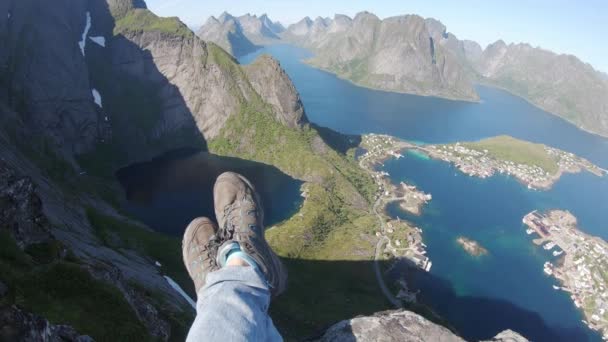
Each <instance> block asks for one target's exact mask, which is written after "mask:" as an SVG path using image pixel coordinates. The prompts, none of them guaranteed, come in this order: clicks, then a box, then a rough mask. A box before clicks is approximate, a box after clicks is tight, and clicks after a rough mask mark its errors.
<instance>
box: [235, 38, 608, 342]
mask: <svg viewBox="0 0 608 342" xmlns="http://www.w3.org/2000/svg"><path fill="white" fill-rule="evenodd" d="M261 53H269V54H271V55H273V56H274V57H275V58H277V59H278V60H279V61H280V62H281V65H282V66H283V67H284V68H285V69H286V71H287V73H288V74H289V76H290V77H291V78H292V80H293V81H294V83H295V86H296V88H297V89H298V91H299V92H300V95H301V97H302V101H303V102H304V105H305V108H306V111H307V115H308V118H309V119H310V120H311V121H312V122H314V123H316V124H319V125H322V126H326V127H329V128H332V129H334V130H337V131H339V132H343V133H352V134H361V133H384V134H390V135H394V136H397V137H400V138H403V139H408V140H413V141H419V142H425V143H448V142H455V141H462V140H477V139H481V138H485V137H490V136H495V135H500V134H508V135H511V136H514V137H517V138H520V139H526V140H530V141H534V142H540V143H544V144H547V145H551V146H554V147H558V148H561V149H563V150H566V151H570V152H573V153H576V154H577V155H580V156H583V157H585V158H588V159H590V160H591V161H593V162H594V163H596V164H598V165H600V166H602V167H604V168H606V167H608V140H607V139H604V138H601V137H598V136H595V135H592V134H589V133H586V132H583V131H581V130H579V129H577V128H576V127H575V126H573V125H571V124H569V123H567V122H566V121H564V120H562V119H560V118H558V117H556V116H554V115H551V114H548V113H546V112H544V111H542V110H540V109H537V108H535V107H533V106H531V105H530V104H528V103H527V102H526V101H524V100H522V99H521V98H518V97H516V96H513V95H510V94H509V93H507V92H505V91H502V90H498V89H494V88H489V87H482V86H479V87H478V88H477V90H478V92H479V95H480V97H481V99H482V101H481V103H467V102H459V101H450V100H443V99H438V98H432V97H421V96H413V95H405V94H396V93H389V92H382V91H375V90H369V89H365V88H361V87H357V86H354V85H353V84H351V83H349V82H347V81H344V80H341V79H339V78H337V77H335V76H334V75H331V74H329V73H326V72H323V71H320V70H316V69H314V68H311V67H309V66H307V65H306V64H304V63H302V62H301V60H302V59H305V58H307V57H310V56H311V54H310V53H309V52H308V51H306V50H303V49H299V48H295V47H291V46H286V45H275V46H269V47H266V48H265V49H263V50H260V51H258V52H256V53H254V54H251V55H248V56H244V57H243V58H241V62H242V63H244V64H246V63H249V62H251V61H253V60H254V59H255V58H256V57H257V56H259V55H260V54H261ZM384 170H386V171H387V172H389V173H390V174H391V178H392V179H393V181H395V182H399V181H402V180H407V181H408V182H411V183H413V184H416V185H418V186H419V187H420V188H421V189H422V190H424V191H426V192H430V193H431V194H432V195H433V200H432V201H431V202H430V204H429V205H428V206H427V207H426V208H425V209H424V213H423V215H422V216H420V217H407V215H406V214H405V213H403V212H402V211H400V210H399V209H398V207H397V206H392V207H389V208H388V210H389V213H390V214H391V215H392V216H399V217H402V218H405V217H407V218H408V219H410V220H412V221H414V222H415V223H416V224H417V225H419V226H420V227H421V228H422V229H423V232H424V233H423V234H424V239H425V243H426V244H427V245H428V255H429V257H430V258H431V260H432V261H433V268H432V269H431V272H430V273H429V274H422V275H420V276H418V277H416V281H415V286H416V287H417V288H419V289H421V295H420V298H421V300H422V301H423V302H425V303H427V304H429V305H430V306H431V307H432V308H434V309H435V310H436V311H437V312H438V313H439V314H440V315H441V316H443V317H445V318H446V319H448V321H449V322H450V323H451V324H452V325H453V326H454V327H455V328H456V329H457V330H458V331H460V332H461V333H462V334H463V336H465V337H467V338H471V339H479V338H488V337H491V336H493V335H494V334H496V333H498V332H499V331H501V330H503V329H507V328H512V329H514V330H517V331H519V332H521V333H523V334H524V335H526V336H527V337H529V338H531V339H533V340H535V341H555V340H563V341H588V340H590V341H595V340H600V338H599V335H598V334H596V333H593V332H592V331H591V330H590V329H588V328H587V327H586V326H585V325H584V324H582V323H581V319H582V315H581V313H580V312H579V311H577V310H576V308H575V307H574V304H573V303H572V301H571V300H570V299H569V297H568V296H567V295H566V293H564V292H561V291H555V290H553V288H552V285H554V284H556V282H555V281H554V280H553V279H552V278H549V277H546V276H545V275H544V273H543V271H542V265H543V263H544V262H545V261H548V260H551V259H553V257H552V256H551V254H550V253H548V252H546V251H544V250H542V249H539V248H537V247H535V246H534V245H533V244H532V243H531V238H530V237H529V236H528V235H526V234H525V229H524V228H523V226H522V223H521V219H522V217H523V216H524V215H525V214H526V213H528V212H530V211H532V210H534V209H550V208H558V209H567V210H570V211H571V212H572V213H573V214H574V215H576V216H577V217H578V218H579V224H580V226H581V228H582V229H583V230H584V231H586V232H588V233H591V234H594V235H598V236H601V237H603V238H604V239H608V178H607V177H604V178H598V177H595V176H593V175H591V174H589V173H581V174H577V175H566V176H564V177H563V178H562V179H561V180H560V181H559V182H558V183H557V184H556V185H555V187H554V188H553V189H552V190H550V191H547V192H536V191H530V190H528V189H527V188H525V187H523V186H522V185H521V184H519V183H518V182H516V181H515V180H514V179H512V178H509V177H506V176H497V177H493V178H490V179H485V180H481V179H476V178H471V177H467V176H464V175H462V174H460V173H459V172H458V171H457V170H455V169H454V168H453V167H452V166H450V165H448V164H446V163H442V162H438V161H434V160H428V159H424V158H421V157H419V156H415V155H412V154H408V155H407V156H406V158H402V159H400V160H390V161H388V162H386V163H385V165H384ZM460 235H463V236H467V237H469V238H472V239H474V240H477V241H479V242H480V243H481V244H482V245H483V246H484V247H486V248H487V249H488V250H489V251H490V252H489V255H488V256H485V257H481V258H474V257H471V256H469V255H467V254H466V253H464V252H463V251H462V250H461V249H460V248H459V246H458V245H457V244H456V242H455V239H456V238H457V237H458V236H460Z"/></svg>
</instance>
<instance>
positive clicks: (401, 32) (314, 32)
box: [285, 12, 478, 100]
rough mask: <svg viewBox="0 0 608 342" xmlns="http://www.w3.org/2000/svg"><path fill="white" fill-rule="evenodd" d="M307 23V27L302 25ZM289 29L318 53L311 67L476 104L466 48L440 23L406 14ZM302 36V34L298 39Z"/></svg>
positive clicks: (375, 85)
mask: <svg viewBox="0 0 608 342" xmlns="http://www.w3.org/2000/svg"><path fill="white" fill-rule="evenodd" d="M304 23H306V22H304ZM303 28H304V24H302V23H301V24H297V25H296V26H293V27H290V28H288V31H287V32H288V33H290V35H285V38H286V39H288V40H289V39H291V40H292V41H295V42H296V43H299V44H303V45H304V46H307V47H310V48H312V49H313V50H314V52H315V53H316V55H315V57H314V58H313V59H311V60H310V63H311V64H313V65H315V66H318V67H321V68H323V69H327V70H329V71H332V72H335V73H336V74H338V75H339V76H341V77H344V78H346V79H349V80H351V81H353V82H355V83H357V84H361V85H364V86H368V87H372V88H379V89H384V90H391V91H397V92H405V93H413V94H418V95H431V96H440V97H447V98H455V99H464V100H476V99H478V97H477V95H476V93H475V91H474V89H473V85H472V82H471V78H470V76H469V73H467V72H466V70H465V68H463V64H462V63H461V62H460V56H459V55H457V54H456V53H455V52H456V51H461V55H462V56H463V57H462V58H464V48H463V47H460V46H454V47H453V46H451V45H459V44H460V43H459V41H458V40H457V39H456V38H455V37H454V36H450V35H447V34H445V27H444V26H443V25H442V24H441V23H439V22H437V21H432V22H429V21H425V20H424V19H423V18H421V17H418V16H414V15H408V16H400V17H392V18H387V19H385V20H380V19H379V18H378V17H376V16H375V15H373V14H371V13H367V12H364V13H359V14H357V16H356V17H355V18H354V19H353V20H350V19H349V18H347V17H345V16H336V17H335V19H334V20H333V21H330V22H327V21H325V20H317V21H315V22H314V23H312V24H311V25H310V26H309V29H308V30H307V31H306V30H304V29H303ZM296 33H298V34H299V35H296ZM294 37H295V38H294Z"/></svg>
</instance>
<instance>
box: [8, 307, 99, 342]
mask: <svg viewBox="0 0 608 342" xmlns="http://www.w3.org/2000/svg"><path fill="white" fill-rule="evenodd" d="M0 340H2V341H22V342H39V341H49V342H63V341H75V342H93V341H94V340H93V339H92V338H91V337H90V336H86V335H80V334H79V333H78V332H77V331H76V330H74V328H72V327H70V326H67V325H54V324H51V323H49V321H47V320H46V319H44V318H42V317H40V316H38V315H35V314H32V313H28V312H24V311H22V310H21V309H19V308H17V307H16V306H11V307H4V308H0Z"/></svg>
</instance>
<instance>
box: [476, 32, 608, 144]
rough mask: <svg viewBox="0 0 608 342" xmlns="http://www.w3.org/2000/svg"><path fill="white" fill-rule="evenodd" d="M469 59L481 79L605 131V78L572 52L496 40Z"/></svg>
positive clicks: (607, 131) (607, 120) (607, 101)
mask: <svg viewBox="0 0 608 342" xmlns="http://www.w3.org/2000/svg"><path fill="white" fill-rule="evenodd" d="M473 62H474V63H475V64H474V67H475V69H476V70H477V71H478V72H479V74H480V77H481V80H482V82H486V83H489V84H491V85H496V86H498V87H501V88H504V89H506V90H508V91H510V92H512V93H514V94H516V95H519V96H521V97H523V98H525V99H527V100H528V101H530V102H531V103H533V104H534V105H536V106H538V107H540V108H542V109H544V110H546V111H548V112H551V113H554V114H557V115H559V116H561V117H562V118H564V119H566V120H568V121H570V122H572V123H574V124H575V125H577V126H579V127H581V128H582V129H585V130H588V131H591V132H594V133H598V134H601V135H604V136H608V97H607V96H606V94H608V82H607V81H606V80H605V78H604V77H602V74H601V73H600V72H598V71H597V70H594V69H593V67H592V66H591V65H589V64H586V63H583V62H582V61H580V60H579V59H578V58H576V57H575V56H572V55H558V54H555V53H553V52H550V51H547V50H543V49H541V48H534V47H532V46H530V45H528V44H509V45H507V44H506V43H505V42H503V41H502V40H499V41H497V42H495V43H494V44H491V45H489V46H488V47H487V48H486V49H485V50H484V51H483V54H482V55H481V56H480V57H479V59H478V60H477V61H476V62H475V61H473Z"/></svg>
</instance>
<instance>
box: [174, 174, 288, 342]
mask: <svg viewBox="0 0 608 342" xmlns="http://www.w3.org/2000/svg"><path fill="white" fill-rule="evenodd" d="M214 198H215V205H216V207H215V208H216V215H217V217H218V221H219V222H220V224H221V226H222V228H221V229H218V228H217V227H216V226H215V225H214V224H213V223H212V222H211V221H210V220H208V219H197V220H194V221H193V222H192V223H191V224H190V226H189V227H188V229H187V230H186V233H185V234H184V244H183V248H184V262H185V263H186V266H187V268H188V272H189V273H190V275H191V276H192V278H193V280H194V282H195V287H196V290H197V294H198V301H197V317H196V319H195V321H194V323H193V325H192V327H191V328H190V332H189V334H188V341H280V340H282V338H281V336H280V335H279V333H278V331H277V330H276V328H275V327H274V325H273V323H272V320H271V319H270V317H269V316H268V306H269V304H270V299H271V298H270V297H271V295H278V294H280V293H281V292H282V291H283V290H284V289H285V283H286V279H287V275H286V273H285V271H284V269H283V266H282V264H281V262H280V261H279V259H278V258H277V257H276V255H275V254H274V253H273V252H272V250H271V249H270V247H269V246H268V244H267V243H266V241H265V238H264V234H263V226H262V216H263V215H262V214H261V210H262V209H261V206H260V205H259V200H258V198H257V195H256V194H255V190H254V189H253V187H252V186H251V184H250V183H249V182H248V181H247V180H246V179H244V178H243V177H242V176H240V175H236V174H233V173H226V174H223V175H222V176H220V177H219V178H218V181H217V182H216V186H215V187H214ZM219 244H221V247H219V249H218V246H219ZM241 246H242V247H241ZM268 279H270V280H271V281H268Z"/></svg>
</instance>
